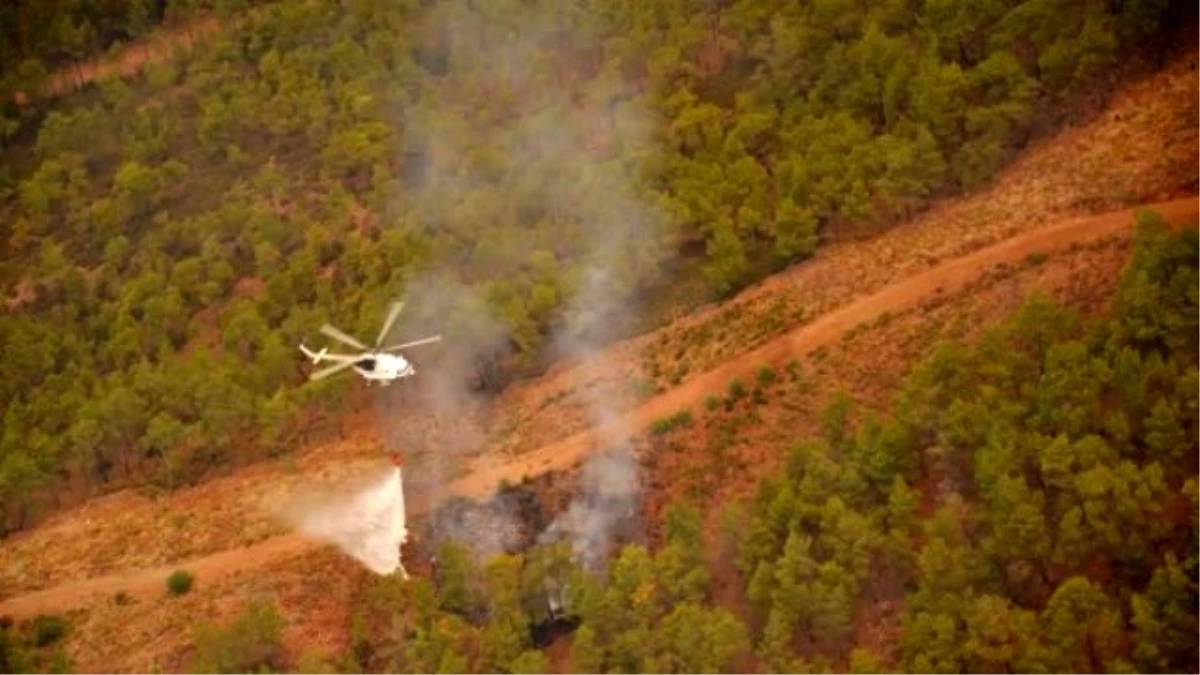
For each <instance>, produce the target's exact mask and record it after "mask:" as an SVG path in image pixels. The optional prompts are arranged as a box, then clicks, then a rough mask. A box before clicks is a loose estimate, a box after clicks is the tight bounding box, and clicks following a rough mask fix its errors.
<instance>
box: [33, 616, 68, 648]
mask: <svg viewBox="0 0 1200 675" xmlns="http://www.w3.org/2000/svg"><path fill="white" fill-rule="evenodd" d="M66 634H67V622H66V621H65V620H63V619H62V617H57V616H39V617H37V618H36V619H34V620H33V644H34V645H35V646H37V647H45V646H46V645H50V644H54V643H55V642H58V641H59V640H60V639H62V636H64V635H66Z"/></svg>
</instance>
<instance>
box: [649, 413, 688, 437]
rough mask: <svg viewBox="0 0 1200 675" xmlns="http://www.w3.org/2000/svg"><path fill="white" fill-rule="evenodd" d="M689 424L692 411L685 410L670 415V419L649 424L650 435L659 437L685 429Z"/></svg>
mask: <svg viewBox="0 0 1200 675" xmlns="http://www.w3.org/2000/svg"><path fill="white" fill-rule="evenodd" d="M691 423H692V411H690V410H688V409H686V408H685V409H683V410H680V411H679V412H677V413H675V414H674V415H671V416H670V417H664V418H662V419H657V420H654V421H653V422H651V423H650V433H652V434H654V435H655V436H661V435H663V434H665V433H667V432H669V431H672V430H674V429H678V428H680V427H686V426H688V425H690V424H691Z"/></svg>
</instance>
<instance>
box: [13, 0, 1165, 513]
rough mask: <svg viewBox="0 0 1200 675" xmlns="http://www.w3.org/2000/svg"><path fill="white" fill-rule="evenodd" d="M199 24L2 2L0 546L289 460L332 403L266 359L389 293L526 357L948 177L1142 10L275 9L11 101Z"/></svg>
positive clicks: (937, 187) (383, 0) (362, 323)
mask: <svg viewBox="0 0 1200 675" xmlns="http://www.w3.org/2000/svg"><path fill="white" fill-rule="evenodd" d="M216 4H217V5H219V6H214V7H213V8H208V7H207V6H206V5H205V3H195V2H185V3H174V2H167V3H166V4H165V5H164V6H163V8H162V10H161V12H160V11H159V7H158V6H157V5H153V4H151V5H143V4H136V3H120V2H109V3H78V4H74V3H57V4H55V5H53V7H54V8H56V11H58V12H59V13H58V14H56V15H55V16H56V17H58V18H56V20H55V22H53V25H54V26H57V27H59V28H56V29H55V30H53V31H52V30H49V29H47V30H46V31H42V32H38V31H41V28H40V27H42V26H45V25H47V24H45V23H44V22H41V21H40V20H39V19H37V17H38V16H41V15H40V14H38V12H43V11H50V10H49V9H44V8H48V7H51V5H41V4H34V3H19V4H17V5H14V6H13V7H10V8H7V9H6V10H5V12H6V14H5V15H4V16H5V18H6V19H7V18H9V17H16V18H14V19H13V21H12V22H11V23H9V22H8V21H7V20H6V22H5V25H6V26H8V25H13V26H24V27H25V28H23V29H21V31H17V32H16V33H13V34H10V35H6V41H5V43H4V45H3V51H2V52H0V53H2V54H3V55H4V56H5V58H4V60H3V62H4V63H5V65H6V71H5V73H4V78H3V79H4V83H5V84H4V88H3V89H4V92H5V93H6V96H5V101H4V103H3V106H4V120H3V123H2V124H0V137H2V138H3V143H4V156H3V158H4V159H3V166H2V167H0V198H2V199H3V204H2V205H0V211H2V214H3V215H2V217H0V223H2V225H0V227H2V228H3V230H2V232H3V238H2V241H3V247H4V248H3V264H2V267H0V282H2V283H3V288H4V292H5V296H6V298H5V299H6V312H5V314H4V315H3V316H2V317H0V344H2V345H3V352H4V354H5V359H6V369H5V375H6V376H5V377H4V378H3V380H0V404H2V405H3V407H4V429H3V437H2V438H0V495H2V496H3V502H4V504H5V505H6V508H7V509H8V513H6V514H5V515H6V525H5V527H6V529H11V528H15V527H21V526H23V525H25V524H27V523H28V522H29V519H30V518H31V517H33V516H34V515H36V513H37V512H38V511H39V510H41V509H44V508H46V507H47V506H49V505H52V504H53V503H54V496H55V495H58V494H62V493H63V489H64V488H66V487H68V486H69V487H71V488H72V492H73V493H74V494H76V495H78V494H82V493H86V492H88V491H91V490H95V489H98V488H106V487H109V486H112V485H122V484H136V483H140V482H144V481H146V480H155V481H157V482H159V483H160V484H162V485H165V486H173V485H177V484H179V483H181V482H184V481H189V480H194V479H196V478H197V477H199V476H202V475H204V474H205V472H206V471H207V470H209V469H211V468H212V467H216V466H228V465H229V464H231V463H233V462H235V461H244V460H246V459H249V458H253V457H256V456H261V455H262V454H263V453H265V452H283V451H286V450H287V449H288V448H289V447H290V445H291V444H294V443H295V442H296V439H297V432H298V430H302V429H303V424H302V423H301V422H302V421H303V419H304V416H303V415H302V414H301V413H302V411H303V409H304V408H305V406H306V404H308V403H309V402H311V401H312V400H313V397H318V398H322V397H323V398H322V400H323V401H327V402H332V401H334V400H336V394H338V393H339V388H340V387H344V386H346V381H343V380H337V381H332V382H329V383H328V384H323V385H322V386H320V387H316V388H304V389H301V388H299V387H298V386H297V385H298V384H299V383H300V382H301V380H302V373H301V369H299V368H298V367H297V360H296V356H295V352H294V346H295V344H296V343H297V342H299V341H300V340H302V339H303V338H305V337H306V336H308V335H309V333H310V332H311V331H312V329H313V328H314V327H315V326H318V325H320V323H321V322H322V321H324V320H332V321H334V322H335V323H337V324H338V325H340V326H343V327H345V328H347V329H350V330H351V331H353V332H357V333H361V334H363V335H369V334H372V333H373V329H374V328H375V327H376V326H377V325H378V321H379V318H380V312H381V308H382V307H383V306H384V303H385V301H386V300H387V299H389V298H392V297H395V296H398V295H401V294H403V292H404V291H405V289H406V288H408V287H409V286H410V285H411V284H413V283H414V282H416V281H428V280H429V279H436V280H437V284H436V285H437V286H438V287H441V288H450V289H458V290H457V291H454V292H453V293H451V292H449V291H447V292H446V294H445V295H444V297H441V298H439V299H437V301H435V302H434V306H435V309H436V310H437V311H438V312H443V313H444V314H445V316H444V317H443V322H444V326H443V327H444V328H445V330H446V332H447V334H448V336H449V337H450V338H451V340H453V339H455V337H456V336H466V335H469V334H470V333H471V332H472V331H471V330H470V329H471V328H472V327H473V325H472V324H471V322H470V321H469V319H470V318H471V317H475V316H478V315H479V313H480V312H484V311H486V312H489V313H491V314H494V315H495V316H496V318H497V319H498V320H499V321H500V322H501V323H502V325H503V327H504V332H505V333H506V335H507V338H508V341H509V342H511V344H512V346H513V348H514V349H515V350H516V352H517V354H518V355H519V356H520V357H521V358H522V359H523V360H525V361H528V362H532V361H534V360H535V359H537V358H540V357H541V356H542V355H543V351H544V349H545V347H546V344H547V342H548V341H549V340H548V336H549V335H551V334H553V333H554V332H555V331H556V329H557V326H558V325H559V324H560V323H561V322H562V321H563V313H564V310H566V309H570V304H571V298H574V297H578V295H579V293H580V292H581V291H583V290H585V289H587V288H590V287H592V286H594V284H595V283H596V279H597V278H602V280H603V286H602V288H603V293H600V294H598V296H599V297H603V298H604V299H605V300H607V301H608V302H609V303H610V305H611V306H610V307H609V308H608V309H609V310H611V311H608V312H607V313H606V312H604V311H596V312H595V316H593V317H592V325H596V326H602V327H603V328H604V329H605V330H608V329H609V328H610V327H611V326H612V325H614V324H616V323H619V322H617V321H615V320H616V319H619V318H624V316H623V315H622V314H621V312H620V309H621V304H622V302H624V301H627V300H635V299H636V300H638V301H642V300H646V299H649V298H653V297H656V296H657V295H658V294H660V293H662V292H663V289H664V288H666V287H668V286H674V285H678V284H679V283H681V281H680V279H681V278H683V279H684V281H683V282H682V283H686V280H687V279H688V278H690V277H689V276H688V275H687V274H686V273H687V272H689V271H691V270H695V269H697V268H699V269H700V270H701V271H702V275H692V276H696V277H697V278H702V279H703V280H704V284H705V289H704V292H705V293H708V294H722V293H728V292H731V291H732V290H734V289H736V288H738V287H740V286H741V285H744V284H745V283H747V282H749V281H752V280H754V279H756V278H759V277H761V276H762V275H764V274H765V273H767V272H769V271H770V270H773V269H776V268H777V267H778V266H780V265H783V264H786V263H788V262H791V261H794V260H798V259H802V258H804V257H806V256H808V255H810V254H811V253H812V252H813V250H814V247H815V246H816V245H817V243H818V242H819V241H820V240H821V238H822V237H823V236H826V235H829V234H832V233H836V232H837V231H838V230H839V228H845V227H847V226H852V225H861V224H888V223H894V222H896V221H897V220H898V219H899V218H901V217H903V216H904V215H905V214H908V213H911V212H912V211H913V210H915V209H919V208H921V207H922V206H923V205H924V204H926V203H927V202H928V201H929V200H930V199H932V198H934V197H935V196H937V195H941V194H951V193H954V192H956V191H959V190H962V189H970V188H972V187H976V186H979V185H981V184H982V183H984V182H986V180H987V179H988V177H989V176H990V175H992V173H993V172H994V171H995V170H996V169H997V168H998V167H999V166H1001V165H1002V164H1003V163H1004V162H1005V160H1006V159H1007V158H1009V157H1010V156H1011V155H1012V153H1013V152H1014V151H1015V150H1016V149H1017V148H1019V147H1020V146H1021V145H1022V144H1023V143H1024V142H1025V141H1026V140H1027V139H1028V138H1029V137H1030V134H1031V133H1033V131H1034V130H1035V129H1037V128H1039V127H1040V126H1042V125H1046V124H1053V123H1055V122H1056V121H1057V120H1058V119H1059V118H1060V117H1061V115H1062V111H1063V110H1065V109H1066V107H1065V105H1066V103H1067V102H1068V101H1070V100H1071V99H1072V98H1073V97H1074V96H1076V95H1079V94H1081V93H1083V92H1084V91H1085V90H1086V89H1087V88H1088V87H1089V85H1090V84H1091V83H1092V82H1093V78H1095V77H1097V76H1099V75H1101V74H1103V73H1106V72H1109V71H1110V69H1111V68H1112V67H1113V66H1114V65H1115V64H1116V63H1118V62H1119V61H1120V60H1122V59H1124V58H1126V57H1127V56H1130V55H1131V54H1133V53H1134V51H1135V48H1137V47H1138V46H1139V45H1141V44H1146V43H1153V42H1155V39H1154V38H1155V36H1156V34H1157V33H1158V32H1159V31H1161V30H1162V28H1161V26H1162V23H1163V21H1164V18H1165V17H1168V16H1169V10H1170V9H1171V8H1170V7H1168V5H1167V3H1165V2H1163V1H1162V0H1124V1H1122V2H1111V3H1094V2H1088V1H1086V0H1027V1H1025V2H1015V1H1011V0H1010V1H1001V0H996V1H995V2H976V3H960V2H952V1H943V0H928V1H926V2H922V3H913V2H908V1H907V0H889V1H887V2H880V3H858V2H849V1H846V0H816V1H813V2H806V3H772V2H763V1H761V0H738V1H736V2H732V3H701V2H683V1H677V2H661V3H658V2H656V3H616V2H602V1H583V0H581V1H577V2H549V1H546V2H516V1H515V0H513V1H510V2H500V1H497V2H489V3H478V4H475V3H460V2H452V1H447V2H423V3H419V2H392V1H388V0H347V1H345V2H339V3H335V2H310V1H308V0H282V1H280V2H274V3H270V4H266V5H264V6H262V7H261V8H259V10H257V11H255V12H253V13H252V14H242V15H239V16H241V17H242V18H243V19H244V20H242V21H240V22H239V25H238V26H237V29H236V30H233V29H229V30H224V31H218V32H216V33H215V34H214V37H213V38H212V39H211V40H209V41H208V42H201V43H198V44H197V45H196V46H195V47H194V48H193V49H191V50H190V51H187V52H186V53H180V54H179V55H177V56H176V57H175V58H173V59H169V60H166V61H162V62H150V63H148V64H147V66H146V67H145V69H144V71H143V72H142V74H141V75H140V76H139V77H137V78H135V79H133V80H131V81H121V80H108V81H104V82H100V83H99V84H98V85H88V86H86V87H84V88H83V89H82V90H81V91H80V92H79V93H77V94H76V95H73V96H70V97H68V98H65V99H57V100H55V101H53V102H51V101H50V100H48V99H39V98H37V96H36V94H32V93H31V92H34V91H36V84H37V80H38V78H39V77H41V76H42V75H40V74H44V73H45V72H46V71H47V69H48V68H49V67H52V66H55V65H63V64H69V63H70V62H71V61H73V60H74V61H77V60H78V59H79V58H82V57H83V56H85V55H86V54H87V52H88V50H89V49H93V48H95V49H99V48H103V47H104V46H106V45H107V44H108V43H109V42H110V41H111V40H113V39H123V38H121V36H122V35H124V36H126V37H127V36H130V35H135V34H137V33H138V32H139V31H143V30H144V29H145V26H146V25H148V22H149V23H153V22H154V21H158V20H160V19H162V18H163V17H167V18H171V17H182V18H179V19H178V20H179V21H184V20H185V19H186V18H187V17H189V16H193V17H194V16H197V15H198V14H199V13H202V12H204V11H206V10H207V9H212V10H213V11H219V12H221V13H223V15H225V16H230V15H232V14H233V13H236V10H237V9H238V6H235V5H234V4H231V3H216ZM39 8H42V9H39ZM72 8H73V9H72ZM147 12H148V13H149V18H147V16H145V15H146V14H147ZM18 19H19V20H18ZM172 20H174V19H172ZM34 26H37V27H39V28H38V31H33V29H32V27H34ZM26 29H28V30H26ZM22 31H23V32H22ZM31 31H32V32H31ZM81 33H82V34H83V37H80V34H81ZM84 38H87V39H84ZM9 55H13V56H14V58H12V59H11V60H10V59H9V58H8V56H9ZM39 73H40V74H39ZM26 85H28V86H26ZM18 90H19V91H25V92H27V93H30V94H31V95H32V96H33V99H32V101H31V102H30V103H29V104H28V105H24V106H19V105H17V104H16V103H15V102H13V101H12V100H11V96H9V95H8V94H9V93H11V92H13V91H18ZM614 233H617V234H615V235H614ZM596 270H600V271H602V272H603V274H600V275H597V274H595V273H594V272H595V271H596ZM681 274H682V275H683V276H682V277H681V276H680V275H681ZM596 295H597V294H595V293H593V294H592V296H596ZM589 297H590V296H589ZM571 323H572V325H573V326H576V327H577V328H578V326H579V325H580V322H579V321H572V322H571ZM584 325H585V327H586V325H588V324H587V322H584ZM621 328H622V330H631V329H633V328H636V326H632V325H631V326H622V327H621Z"/></svg>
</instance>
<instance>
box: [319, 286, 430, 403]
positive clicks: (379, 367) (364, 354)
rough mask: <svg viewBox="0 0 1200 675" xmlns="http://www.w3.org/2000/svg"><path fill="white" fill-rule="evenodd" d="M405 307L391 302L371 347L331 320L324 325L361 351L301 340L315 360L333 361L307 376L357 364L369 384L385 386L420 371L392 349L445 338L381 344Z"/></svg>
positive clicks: (333, 335)
mask: <svg viewBox="0 0 1200 675" xmlns="http://www.w3.org/2000/svg"><path fill="white" fill-rule="evenodd" d="M403 308H404V303H403V302H393V303H392V305H391V308H390V309H389V310H388V315H387V319H386V320H385V321H384V322H383V328H381V329H380V330H379V336H378V337H376V338H375V344H374V345H373V346H372V347H367V346H366V345H364V344H363V343H362V342H360V341H358V340H357V339H355V338H354V337H353V336H350V335H347V334H346V333H344V332H342V331H341V330H339V329H337V328H334V327H333V326H331V325H329V324H325V325H323V326H321V332H322V333H324V334H325V335H327V336H329V337H331V338H333V339H334V340H337V341H339V342H342V343H344V344H346V345H349V346H351V347H354V348H355V349H359V350H362V351H361V352H360V353H358V354H331V353H329V348H328V347H325V348H323V349H321V350H320V351H313V350H311V349H309V348H308V347H307V346H306V345H305V344H304V343H301V344H300V351H301V352H303V353H304V355H305V356H307V357H308V358H310V359H312V362H313V363H314V364H317V363H321V362H322V361H331V362H333V365H332V366H329V367H327V368H322V369H321V370H318V371H316V372H314V373H312V374H311V375H309V376H308V379H309V380H310V381H311V380H320V379H322V378H325V377H329V376H330V375H333V374H335V373H339V372H341V371H343V370H346V369H348V368H354V370H355V371H356V372H357V373H358V374H359V375H361V376H362V377H363V379H364V380H366V381H367V384H368V385H370V384H371V383H372V382H378V383H379V385H380V386H385V387H386V386H388V385H390V384H391V383H392V382H395V381H396V380H399V379H401V378H405V377H411V376H413V375H416V374H417V371H416V369H415V368H413V365H412V363H410V362H409V361H408V359H406V358H404V357H403V356H401V355H400V354H396V353H393V352H399V351H400V350H402V349H409V348H412V347H418V346H420V345H424V344H429V343H431V342H438V341H439V340H441V339H442V336H441V335H435V336H433V337H427V338H422V339H420V340H413V341H411V342H405V343H404V344H399V345H392V346H390V347H380V346H379V345H380V344H381V343H382V342H383V339H384V338H385V337H387V334H388V331H389V330H391V328H392V325H393V324H394V323H395V322H396V318H397V317H399V316H400V311H401V310H402V309H403Z"/></svg>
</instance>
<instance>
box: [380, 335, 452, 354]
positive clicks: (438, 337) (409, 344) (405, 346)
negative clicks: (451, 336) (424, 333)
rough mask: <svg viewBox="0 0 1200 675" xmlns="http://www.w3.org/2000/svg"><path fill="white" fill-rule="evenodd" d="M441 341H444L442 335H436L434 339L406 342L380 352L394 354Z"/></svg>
mask: <svg viewBox="0 0 1200 675" xmlns="http://www.w3.org/2000/svg"><path fill="white" fill-rule="evenodd" d="M441 339H442V336H441V335H434V336H433V337H427V338H422V339H420V340H413V341H412V342H405V343H404V344H402V345H393V346H391V347H386V348H384V349H380V350H379V351H381V352H392V351H396V350H397V349H408V348H409V347H419V346H420V345H424V344H429V343H430V342H437V341H439V340H441Z"/></svg>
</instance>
